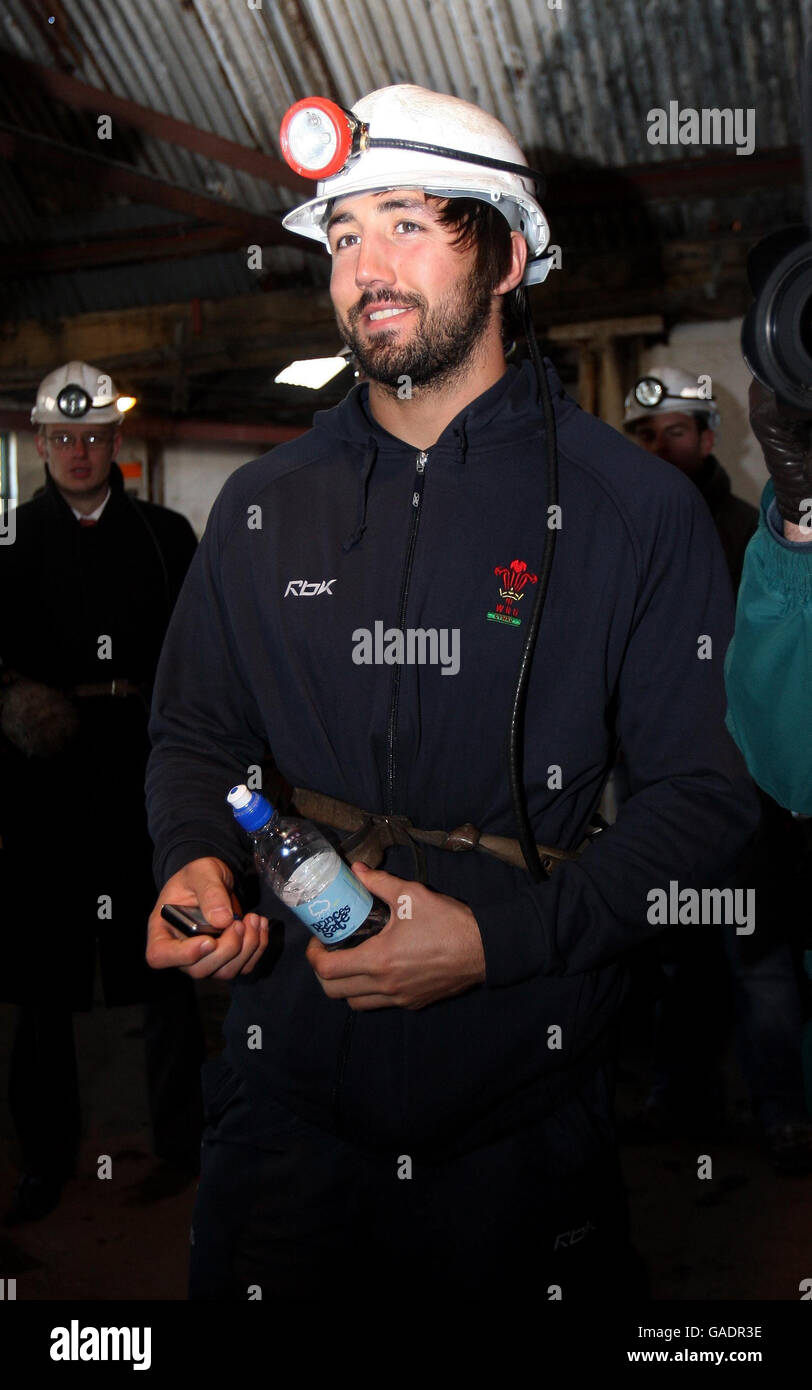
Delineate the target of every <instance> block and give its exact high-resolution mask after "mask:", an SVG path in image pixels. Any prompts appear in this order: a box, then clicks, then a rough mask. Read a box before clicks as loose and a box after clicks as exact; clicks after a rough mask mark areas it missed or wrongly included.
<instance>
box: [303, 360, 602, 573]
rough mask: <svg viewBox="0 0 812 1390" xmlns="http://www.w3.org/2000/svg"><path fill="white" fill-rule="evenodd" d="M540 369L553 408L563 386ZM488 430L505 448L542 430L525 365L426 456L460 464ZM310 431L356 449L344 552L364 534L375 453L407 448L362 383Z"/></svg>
mask: <svg viewBox="0 0 812 1390" xmlns="http://www.w3.org/2000/svg"><path fill="white" fill-rule="evenodd" d="M544 367H545V371H546V373H547V381H548V384H549V387H550V394H551V395H552V397H553V400H554V401H557V402H558V406H557V409H558V408H560V405H561V404H562V403H563V402H564V400H565V399H566V397H565V392H564V388H563V386H562V385H561V380H560V378H559V375H558V373H557V371H556V369H555V367H554V366H553V365H552V363H551V362H550V361H549V360H548V359H547V358H545V359H544ZM573 408H574V407H573ZM494 427H497V428H498V431H499V438H500V440H501V441H503V442H504V443H505V444H508V443H509V442H510V441H511V440H512V439H514V438H517V439H518V438H524V437H526V436H527V434H528V432H532V431H534V430H539V429H541V428H543V426H542V421H541V402H540V391H539V384H538V381H537V380H536V373H535V368H534V367H533V363H532V362H531V361H525V362H522V363H521V365H520V366H513V365H510V366H508V367H507V370H506V371H505V373H504V375H503V376H501V377H500V378H499V380H498V381H497V382H495V383H494V385H493V386H491V387H489V388H488V390H487V391H483V392H482V394H481V395H480V396H477V397H476V398H475V399H474V400H473V401H470V402H469V404H468V405H466V406H464V407H463V409H462V410H461V411H460V412H459V414H458V415H455V416H454V419H453V420H450V421H449V422H448V424H447V425H446V427H445V429H444V430H443V432H442V434H440V435H439V437H438V438H437V440H436V441H435V442H434V444H432V445H430V446H429V448H430V450H431V452H437V451H442V452H446V451H448V452H450V453H451V454H454V455H456V456H457V457H458V459H459V462H460V463H462V464H465V461H466V458H467V456H468V454H469V452H475V451H476V450H477V448H478V447H483V448H484V447H487V448H491V447H492V445H493V432H494ZM313 428H314V429H315V430H320V431H323V432H324V433H326V434H328V435H329V438H330V441H331V443H332V444H334V442H335V440H336V439H341V440H344V441H346V442H347V443H348V444H352V445H354V446H355V447H356V448H360V449H361V450H362V459H361V465H360V470H359V479H358V511H357V519H356V525H355V529H354V530H353V532H352V534H351V535H350V536H348V538H347V540H346V541H345V542H344V549H345V550H350V549H351V548H352V547H353V546H354V545H355V544H356V543H357V542H358V541H359V540H360V539H361V536H362V535H363V533H364V529H365V526H366V501H367V493H368V489H369V479H370V477H371V475H372V471H373V469H374V467H375V464H376V462H377V459H378V455H379V453H388V452H391V453H397V452H402V451H403V449H404V448H408V447H410V446H408V445H407V444H406V443H405V441H404V440H402V439H399V438H398V437H397V436H396V435H394V434H391V433H390V431H389V430H387V429H384V427H383V425H381V424H379V423H378V421H377V420H376V419H375V416H374V415H373V413H372V410H371V408H370V404H369V383H368V382H360V383H359V384H358V385H357V386H354V387H353V389H352V390H351V391H350V392H349V394H348V395H347V396H345V398H344V400H343V401H341V402H340V403H339V404H338V405H337V406H333V407H332V409H330V410H320V411H318V412H317V413H316V414H315V415H314V417H313ZM427 452H428V451H427Z"/></svg>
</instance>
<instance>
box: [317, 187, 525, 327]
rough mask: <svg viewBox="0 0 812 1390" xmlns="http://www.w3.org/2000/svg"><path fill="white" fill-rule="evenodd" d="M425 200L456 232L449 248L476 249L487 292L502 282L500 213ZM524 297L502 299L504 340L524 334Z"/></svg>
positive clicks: (505, 234)
mask: <svg viewBox="0 0 812 1390" xmlns="http://www.w3.org/2000/svg"><path fill="white" fill-rule="evenodd" d="M426 201H427V202H429V203H441V204H442V206H441V207H440V208H439V209H437V210H436V211H437V220H438V222H439V223H440V224H441V226H443V227H455V228H456V229H457V235H456V236H455V238H454V240H453V242H452V245H453V246H456V247H458V248H459V249H460V250H461V251H468V250H470V248H471V247H472V246H476V261H475V263H474V264H475V269H476V271H477V273H478V274H479V275H480V276H481V277H482V279H483V280H484V281H485V283H486V284H487V286H488V289H491V290H492V289H493V288H494V286H495V285H498V284H499V281H500V280H504V278H505V276H506V275H507V273H508V271H509V270H510V260H511V255H512V251H511V240H510V227H509V225H508V222H507V219H506V218H505V217H503V216H502V214H501V212H497V210H496V208H495V207H494V206H493V204H492V203H485V202H483V200H482V199H481V198H441V197H438V196H437V194H435V193H427V194H426ZM335 202H336V199H335V198H330V199H329V201H328V202H327V204H326V206H325V209H324V212H323V214H322V223H321V225H322V226H323V227H324V226H326V225H327V222H328V220H329V218H330V217H331V215H332V211H333V205H334V204H335ZM525 294H526V291H525V290H523V289H522V287H521V286H520V285H519V286H517V287H516V289H515V290H511V291H510V293H509V294H505V295H503V296H502V304H503V306H504V307H503V310H502V337H503V338H504V339H505V340H506V341H509V340H510V339H512V338H518V337H521V335H522V334H523V333H524V315H523V311H524V302H525Z"/></svg>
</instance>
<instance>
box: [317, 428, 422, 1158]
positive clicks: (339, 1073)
mask: <svg viewBox="0 0 812 1390" xmlns="http://www.w3.org/2000/svg"><path fill="white" fill-rule="evenodd" d="M428 459H429V456H428V454H427V453H426V452H424V451H421V452H420V453H419V454H418V455H417V459H416V461H415V484H414V491H413V492H412V519H411V523H410V526H409V543H408V545H407V547H406V561H405V564H404V568H403V579H402V581H401V587H400V606H399V612H398V626H399V627H400V630H401V632H402V631H403V623H404V619H405V617H406V602H407V600H408V597H409V579H410V577H411V572H412V558H413V556H414V547H415V541H416V539H417V526H418V522H419V520H420V503H421V501H422V499H423V484H424V482H425V479H426V464H427V463H428ZM399 693H400V667H399V666H397V665H395V666H393V668H392V698H391V701H390V705H389V726H388V730H387V768H386V773H387V788H386V806H387V809H386V814H387V815H390V816H393V815H394V814H395V810H394V799H395V728H396V725H397V719H398V695H399ZM355 1019H356V1016H355V1014H354V1013H351V1014H350V1016H349V1018H348V1019H347V1020H346V1022H345V1024H344V1031H343V1033H342V1036H341V1043H340V1046H339V1051H338V1061H337V1066H336V1074H335V1079H334V1082H333V1096H332V1101H333V1122H334V1124H335V1130H336V1134H338V1135H341V1134H342V1133H343V1120H344V1113H343V1099H344V1097H343V1092H344V1072H345V1070H346V1066H347V1061H348V1058H349V1054H350V1046H351V1044H352V1035H353V1032H354V1030H355Z"/></svg>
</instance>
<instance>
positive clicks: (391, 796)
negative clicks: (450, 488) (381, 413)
mask: <svg viewBox="0 0 812 1390" xmlns="http://www.w3.org/2000/svg"><path fill="white" fill-rule="evenodd" d="M428 461H429V456H428V453H426V452H425V451H423V450H421V452H420V453H419V454H418V455H417V459H416V461H415V482H414V491H413V492H412V520H411V525H410V527H409V543H408V545H407V547H406V561H405V564H404V567H403V580H402V583H401V589H400V609H399V612H398V627H399V629H400V631H401V632H403V631H404V626H403V625H404V622H405V619H406V603H407V600H408V597H409V580H410V578H411V574H412V559H413V557H414V548H415V542H416V540H417V527H418V524H419V521H420V504H421V502H422V500H423V485H424V483H425V481H426V464H427V463H428ZM399 695H400V666H398V665H395V666H393V667H392V698H391V702H390V705H389V728H388V731H387V761H386V814H387V815H389V816H393V815H394V814H395V730H396V727H397V720H398V697H399Z"/></svg>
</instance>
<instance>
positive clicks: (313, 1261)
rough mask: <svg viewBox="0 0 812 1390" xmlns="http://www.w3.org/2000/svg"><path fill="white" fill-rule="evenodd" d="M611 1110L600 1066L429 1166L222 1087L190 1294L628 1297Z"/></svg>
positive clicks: (635, 1281) (234, 1297)
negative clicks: (525, 1114) (482, 1139)
mask: <svg viewBox="0 0 812 1390" xmlns="http://www.w3.org/2000/svg"><path fill="white" fill-rule="evenodd" d="M217 1065H218V1064H216V1063H209V1064H208V1068H212V1067H214V1068H216V1067H217ZM220 1065H221V1067H222V1065H223V1063H222V1060H221V1062H220ZM220 1079H221V1080H222V1072H221V1073H220ZM221 1089H222V1088H221ZM611 1104H612V1099H611V1086H610V1082H609V1078H608V1075H607V1073H606V1072H603V1073H599V1074H598V1076H597V1077H596V1078H594V1079H593V1080H592V1081H591V1082H590V1083H589V1084H588V1085H587V1086H585V1087H583V1088H582V1090H581V1091H580V1092H579V1094H578V1095H577V1096H576V1097H575V1098H573V1100H571V1101H570V1102H568V1103H567V1104H566V1105H564V1106H562V1107H561V1108H560V1109H559V1110H558V1111H556V1113H555V1114H554V1115H552V1116H550V1117H548V1118H546V1119H544V1120H542V1121H536V1122H535V1123H532V1124H529V1125H528V1126H527V1127H526V1128H525V1129H523V1130H522V1131H521V1132H520V1133H517V1134H513V1135H511V1136H510V1137H508V1138H504V1139H501V1140H499V1141H498V1142H496V1143H493V1144H490V1145H487V1146H485V1147H483V1148H479V1149H476V1150H474V1151H473V1152H470V1153H466V1154H463V1155H461V1156H459V1157H455V1158H453V1159H450V1160H446V1161H444V1162H426V1161H422V1160H420V1159H418V1158H415V1159H414V1160H413V1161H412V1159H411V1156H410V1155H409V1151H408V1150H409V1146H408V1142H407V1141H404V1143H403V1145H402V1146H401V1148H400V1150H399V1151H398V1150H396V1149H394V1148H393V1150H392V1152H391V1154H388V1155H386V1154H371V1153H369V1152H368V1151H365V1150H361V1149H359V1148H357V1147H356V1146H354V1145H352V1144H350V1143H348V1142H346V1141H345V1140H343V1139H339V1138H337V1137H336V1136H334V1135H331V1134H328V1133H327V1132H325V1131H323V1130H320V1129H317V1128H316V1127H315V1126H313V1125H310V1124H308V1123H306V1122H304V1121H303V1120H301V1119H299V1118H298V1117H297V1116H295V1115H293V1114H291V1113H290V1112H289V1111H287V1110H285V1109H283V1107H282V1106H280V1105H278V1104H277V1103H276V1102H275V1101H272V1100H270V1099H267V1098H265V1099H263V1101H262V1105H261V1112H260V1111H259V1110H258V1108H257V1107H254V1106H252V1105H251V1103H250V1102H249V1100H248V1098H247V1097H246V1095H245V1094H244V1090H243V1088H242V1087H239V1086H238V1088H237V1090H236V1091H234V1088H233V1087H232V1095H231V1098H230V1099H229V1100H228V1102H227V1104H225V1106H224V1107H223V1106H222V1105H221V1106H220V1107H219V1108H218V1107H216V1106H215V1107H214V1108H213V1109H212V1107H211V1106H210V1105H208V1104H207V1112H208V1124H207V1127H206V1130H205V1131H204V1140H203V1148H202V1162H201V1179H200V1187H199V1190H198V1197H197V1203H196V1206H195V1212H194V1218H193V1229H192V1252H191V1278H190V1297H191V1298H192V1299H204V1300H226V1301H240V1300H248V1299H252V1298H257V1297H258V1296H259V1292H258V1291H261V1297H262V1298H263V1299H268V1298H272V1297H273V1298H277V1299H282V1300H285V1299H288V1300H290V1299H293V1300H303V1299H308V1300H311V1301H312V1300H313V1299H314V1298H315V1299H317V1300H319V1301H321V1300H327V1301H328V1302H329V1300H330V1299H331V1298H333V1297H336V1298H341V1299H347V1298H352V1300H353V1303H355V1304H356V1305H357V1304H358V1303H359V1302H361V1303H363V1302H364V1301H368V1300H370V1299H375V1298H386V1299H389V1300H390V1301H391V1300H393V1299H394V1300H397V1298H398V1297H403V1298H411V1299H414V1298H419V1299H421V1300H422V1299H423V1298H425V1297H428V1296H432V1297H434V1298H437V1299H446V1300H447V1299H448V1298H453V1297H455V1296H456V1295H458V1294H464V1295H476V1296H477V1297H483V1296H485V1295H486V1294H488V1293H490V1294H496V1295H511V1294H516V1295H518V1296H522V1297H527V1296H531V1297H533V1298H536V1299H538V1300H540V1301H547V1300H551V1299H554V1298H557V1297H559V1296H560V1297H561V1298H562V1299H563V1300H580V1299H595V1298H597V1299H599V1300H600V1301H601V1302H605V1301H607V1300H610V1301H615V1300H621V1301H622V1300H629V1301H631V1302H637V1301H640V1299H641V1298H645V1297H647V1280H646V1276H645V1272H644V1270H643V1268H642V1265H641V1263H640V1261H639V1260H638V1258H637V1257H636V1256H635V1254H634V1252H633V1250H632V1249H631V1246H630V1244H629V1233H628V1213H627V1205H626V1196H625V1191H624V1188H623V1182H622V1179H621V1175H620V1171H619V1166H618V1160H617V1154H616V1151H615V1149H614V1145H613V1143H612V1141H611V1135H610V1133H609V1131H610V1129H611V1119H610V1111H611ZM559 1290H560V1294H559V1292H558V1291H559Z"/></svg>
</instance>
